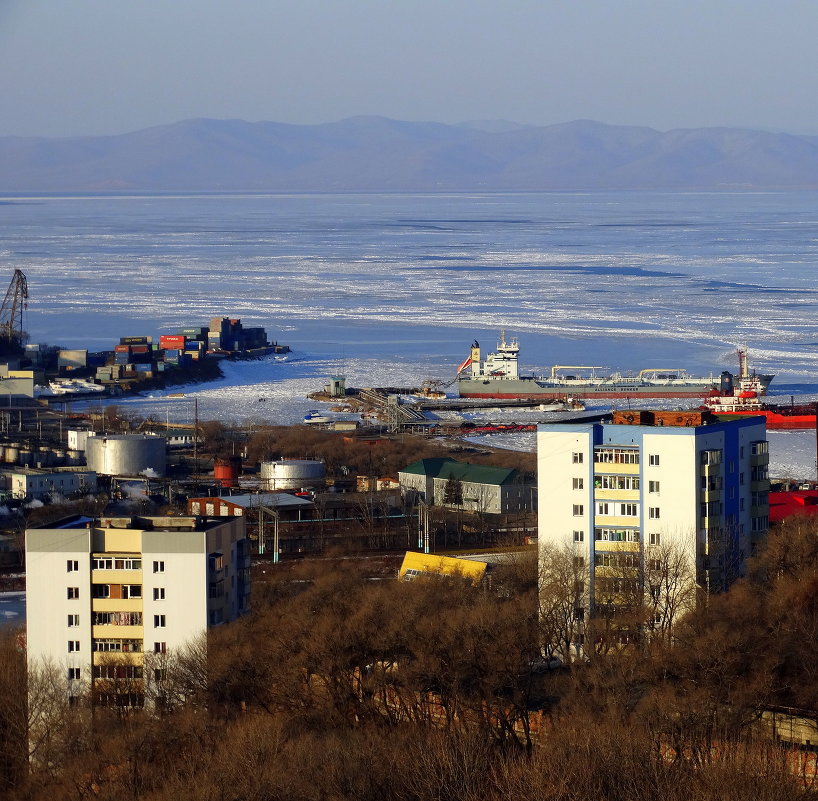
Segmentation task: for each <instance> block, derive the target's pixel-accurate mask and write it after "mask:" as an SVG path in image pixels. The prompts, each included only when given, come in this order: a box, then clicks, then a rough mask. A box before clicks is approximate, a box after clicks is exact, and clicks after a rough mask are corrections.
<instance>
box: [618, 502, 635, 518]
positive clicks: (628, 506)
mask: <svg viewBox="0 0 818 801" xmlns="http://www.w3.org/2000/svg"><path fill="white" fill-rule="evenodd" d="M620 514H621V515H622V516H623V517H636V516H637V515H638V514H639V508H638V506H637V505H636V504H635V503H623V504H622V507H621V511H620Z"/></svg>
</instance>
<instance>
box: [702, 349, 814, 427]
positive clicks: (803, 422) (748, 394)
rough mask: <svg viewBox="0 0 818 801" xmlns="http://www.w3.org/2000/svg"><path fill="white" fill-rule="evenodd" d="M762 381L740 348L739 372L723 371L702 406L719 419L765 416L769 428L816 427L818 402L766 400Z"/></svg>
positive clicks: (791, 399)
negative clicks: (776, 401)
mask: <svg viewBox="0 0 818 801" xmlns="http://www.w3.org/2000/svg"><path fill="white" fill-rule="evenodd" d="M760 389H761V388H760V385H759V383H758V382H757V381H756V380H755V376H753V375H751V374H750V372H749V371H748V369H747V360H746V356H745V357H744V358H742V354H741V351H740V352H739V374H738V376H736V377H735V380H734V377H733V376H732V375H731V374H730V373H722V377H721V386H720V388H719V389H718V390H714V391H713V392H712V393H711V394H710V395H709V396H708V397H707V399H706V400H705V402H704V406H703V407H702V408H706V409H709V410H710V411H711V412H712V413H713V414H714V415H716V417H718V418H719V420H736V419H738V418H741V417H764V418H765V419H766V420H767V428H769V429H772V430H793V429H806V428H816V426H817V425H818V414H817V413H818V404H816V403H795V402H794V399H793V398H790V403H789V405H787V404H785V403H764V402H763V401H762V400H761V397H760V395H761V394H762V393H761V392H760Z"/></svg>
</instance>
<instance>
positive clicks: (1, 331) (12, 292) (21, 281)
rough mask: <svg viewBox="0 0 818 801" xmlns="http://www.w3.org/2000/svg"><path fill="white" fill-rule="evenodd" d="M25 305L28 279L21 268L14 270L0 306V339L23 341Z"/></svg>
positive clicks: (26, 304) (26, 303) (26, 302)
mask: <svg viewBox="0 0 818 801" xmlns="http://www.w3.org/2000/svg"><path fill="white" fill-rule="evenodd" d="M27 306H28V281H27V280H26V276H25V273H23V271H22V270H15V271H14V275H13V276H12V277H11V282H10V283H9V286H8V289H7V290H6V296H5V298H3V305H2V306H0V339H2V340H6V341H7V342H10V341H16V342H18V343H21V342H22V341H23V309H25V308H27Z"/></svg>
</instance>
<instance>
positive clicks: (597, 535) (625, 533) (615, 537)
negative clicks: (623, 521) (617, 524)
mask: <svg viewBox="0 0 818 801" xmlns="http://www.w3.org/2000/svg"><path fill="white" fill-rule="evenodd" d="M594 539H595V540H597V541H598V542H600V541H601V542H639V530H638V529H634V528H626V529H621V528H595V529H594Z"/></svg>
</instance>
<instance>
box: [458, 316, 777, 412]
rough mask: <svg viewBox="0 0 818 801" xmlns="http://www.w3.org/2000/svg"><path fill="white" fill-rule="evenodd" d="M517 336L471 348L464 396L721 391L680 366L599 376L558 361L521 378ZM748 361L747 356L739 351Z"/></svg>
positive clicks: (762, 381) (461, 385)
mask: <svg viewBox="0 0 818 801" xmlns="http://www.w3.org/2000/svg"><path fill="white" fill-rule="evenodd" d="M519 352H520V346H519V344H518V342H517V339H516V338H514V337H512V338H511V339H509V340H506V336H505V332H504V331H501V332H500V340H499V342H498V343H497V350H496V351H494V352H492V353H489V354H487V355H486V358H485V360H482V359H481V357H480V344H479V343H478V342H475V343H474V344H473V345H472V346H471V352H470V354H469V357H468V358H467V359H466V360H465V361H464V362H463V363H462V364H461V365H460V366H459V367H458V368H457V377H456V379H455V382H456V384H457V389H458V392H459V393H460V397H461V398H559V399H565V398H571V399H575V400H593V399H595V398H599V399H606V398H702V399H703V398H706V397H708V396H709V395H710V394H711V393H712V392H713V391H714V390H715V391H716V392H718V390H719V386H720V378H719V377H714V376H712V375H711V376H707V377H698V376H691V375H688V373H687V371H686V370H682V369H659V368H651V369H646V370H640V371H639V373H638V374H636V375H623V374H621V373H613V374H611V375H605V374H600V372H599V371H601V370H604V368H602V367H575V366H566V365H554V366H553V367H552V368H551V375H550V376H541V377H537V376H533V375H530V376H521V375H520V374H519V367H518V357H519ZM740 353H741V354H743V358H744V359H745V363H746V354H745V353H744V351H740ZM755 378H756V379H757V384H758V393H759V394H761V395H763V394H764V393H765V392H766V391H767V387H768V386H769V385H770V382H771V381H772V380H773V376H772V375H756V376H755Z"/></svg>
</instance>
